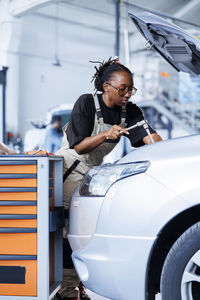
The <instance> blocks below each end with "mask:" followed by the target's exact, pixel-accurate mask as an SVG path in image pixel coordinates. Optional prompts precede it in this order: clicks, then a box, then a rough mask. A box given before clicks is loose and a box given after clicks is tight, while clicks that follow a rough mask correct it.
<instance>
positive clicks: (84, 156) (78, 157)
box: [56, 59, 162, 299]
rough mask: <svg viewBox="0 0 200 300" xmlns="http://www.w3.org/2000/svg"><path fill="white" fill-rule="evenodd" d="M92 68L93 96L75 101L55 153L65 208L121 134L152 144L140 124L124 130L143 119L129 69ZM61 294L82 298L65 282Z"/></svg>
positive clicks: (116, 65)
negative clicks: (60, 163) (61, 175)
mask: <svg viewBox="0 0 200 300" xmlns="http://www.w3.org/2000/svg"><path fill="white" fill-rule="evenodd" d="M95 69H96V72H95V74H94V76H93V80H94V87H95V90H96V91H95V95H92V94H84V95H81V96H80V97H79V99H78V100H77V101H76V103H75V105H74V108H73V110H72V113H71V118H70V121H69V123H68V124H67V125H66V126H65V127H64V138H63V145H62V147H61V149H60V150H58V151H57V153H56V154H58V155H61V156H63V157H64V199H63V200H64V206H65V209H68V208H69V201H70V198H71V195H72V193H73V191H74V189H75V188H76V187H77V186H78V185H79V184H80V183H81V180H82V178H83V176H84V175H85V174H86V173H87V171H88V170H89V169H90V168H91V167H93V166H97V165H100V164H101V163H102V161H103V158H104V157H105V155H107V154H108V153H110V152H111V151H112V150H113V148H114V147H115V146H116V144H117V143H118V142H119V140H120V137H121V135H122V134H124V135H126V136H127V138H129V139H130V142H131V145H132V146H134V147H138V146H142V145H144V144H150V143H151V140H150V138H149V136H148V135H147V133H146V131H145V130H144V128H143V127H137V128H136V129H134V130H130V131H127V130H126V127H129V126H131V125H134V124H135V123H137V122H139V121H141V120H143V119H144V116H143V113H142V111H141V109H140V108H139V107H138V106H137V105H136V104H133V103H132V102H131V101H129V99H130V97H131V96H132V95H134V94H135V93H136V91H137V89H136V88H135V87H134V84H133V78H132V74H131V71H130V70H129V69H128V68H126V67H125V66H124V65H122V64H120V63H119V61H118V60H112V59H109V60H108V61H106V62H102V63H99V66H98V67H95ZM97 92H98V93H97ZM99 92H100V93H99ZM149 129H150V132H151V133H152V137H153V139H154V141H155V142H157V141H161V140H162V138H161V137H160V136H159V135H158V134H157V133H156V132H155V130H153V129H152V128H151V127H150V126H149ZM64 273H65V270H64ZM76 284H77V283H75V280H74V286H76ZM70 286H71V287H72V284H70ZM61 295H62V297H63V296H64V298H62V299H84V298H78V297H79V295H78V294H77V292H73V291H72V292H69V293H68V291H67V283H66V289H64V290H63V293H62V294H61ZM85 299H88V298H85Z"/></svg>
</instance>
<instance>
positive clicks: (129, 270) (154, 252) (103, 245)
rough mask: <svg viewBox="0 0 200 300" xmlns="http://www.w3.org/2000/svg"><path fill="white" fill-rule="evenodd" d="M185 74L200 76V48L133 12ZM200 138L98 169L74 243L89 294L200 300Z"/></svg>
mask: <svg viewBox="0 0 200 300" xmlns="http://www.w3.org/2000/svg"><path fill="white" fill-rule="evenodd" d="M130 17H131V19H132V20H133V22H134V23H135V24H136V26H137V27H138V29H139V31H140V32H141V33H142V35H143V36H144V37H145V38H146V39H147V40H148V42H149V43H150V44H151V45H152V47H154V49H156V50H157V51H158V52H159V53H160V54H161V55H162V56H163V57H164V58H165V59H166V60H167V61H168V62H169V63H170V64H171V65H173V66H174V67H175V68H176V69H177V70H181V71H184V72H188V73H190V74H193V75H194V74H196V75H198V74H200V42H199V41H198V40H196V39H195V38H193V37H191V36H190V35H188V34H187V33H185V32H184V31H182V30H181V29H180V28H179V27H177V26H175V25H173V24H171V23H168V22H166V21H165V20H163V19H161V18H159V17H157V16H155V15H152V14H148V13H140V14H139V13H137V14H134V15H133V14H130ZM199 203H200V135H191V136H187V137H182V138H177V139H173V140H168V141H163V142H159V143H156V144H151V145H146V146H143V147H140V148H139V149H137V150H134V151H132V152H131V153H129V154H128V155H126V156H125V157H123V158H122V159H120V160H119V161H118V162H116V163H114V164H108V165H102V166H100V167H94V168H92V169H91V170H90V171H89V173H88V174H87V175H86V176H85V178H84V180H83V182H82V184H81V186H80V187H79V188H77V189H76V190H75V192H74V195H73V198H72V201H71V207H70V232H69V241H70V244H71V247H72V249H73V254H72V258H73V262H74V265H75V268H76V270H77V273H78V275H79V277H80V280H81V281H82V282H83V283H84V285H86V287H87V288H89V289H90V290H92V291H94V292H96V293H97V294H100V295H103V296H105V297H108V298H111V299H120V300H144V299H148V300H152V299H155V295H156V294H157V293H161V298H162V300H181V299H182V300H197V299H198V300H199V299H200V204H199Z"/></svg>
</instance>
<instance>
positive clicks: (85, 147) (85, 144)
mask: <svg viewBox="0 0 200 300" xmlns="http://www.w3.org/2000/svg"><path fill="white" fill-rule="evenodd" d="M105 140H106V133H105V131H103V132H100V133H98V134H96V135H93V136H90V137H86V138H84V139H83V140H82V141H81V142H80V143H78V144H77V145H75V146H74V149H75V150H76V152H77V153H78V154H85V153H88V152H90V151H91V150H93V149H95V148H96V147H98V146H99V145H100V144H102V143H103V142H104V141H105Z"/></svg>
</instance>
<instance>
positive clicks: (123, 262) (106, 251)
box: [72, 234, 155, 300]
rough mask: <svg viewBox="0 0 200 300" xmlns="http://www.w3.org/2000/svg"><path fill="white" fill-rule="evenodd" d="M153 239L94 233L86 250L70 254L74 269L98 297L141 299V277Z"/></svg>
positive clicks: (142, 279) (143, 285)
mask: <svg viewBox="0 0 200 300" xmlns="http://www.w3.org/2000/svg"><path fill="white" fill-rule="evenodd" d="M154 240H155V237H151V238H145V237H142V238H141V237H127V236H124V237H123V239H122V238H121V236H119V237H117V236H115V237H110V236H107V235H97V234H95V235H93V237H92V239H91V241H90V243H89V245H88V246H87V247H85V248H83V249H81V250H76V251H74V252H73V255H72V258H73V262H74V266H75V268H76V271H77V273H78V275H79V278H80V280H81V281H82V282H83V284H85V285H86V286H87V288H89V289H90V290H92V291H94V292H96V293H98V294H100V295H102V296H105V297H108V298H111V299H120V300H122V299H124V300H127V299H134V300H141V299H145V276H144V274H145V272H146V266H147V263H148V254H149V252H150V250H151V248H152V246H153V244H154ZM119 245H120V247H119ZM122 253H123V256H122ZM119 276H120V280H119Z"/></svg>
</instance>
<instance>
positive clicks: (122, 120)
mask: <svg viewBox="0 0 200 300" xmlns="http://www.w3.org/2000/svg"><path fill="white" fill-rule="evenodd" d="M123 124H124V127H125V126H126V105H123V106H122V114H121V125H123Z"/></svg>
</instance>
